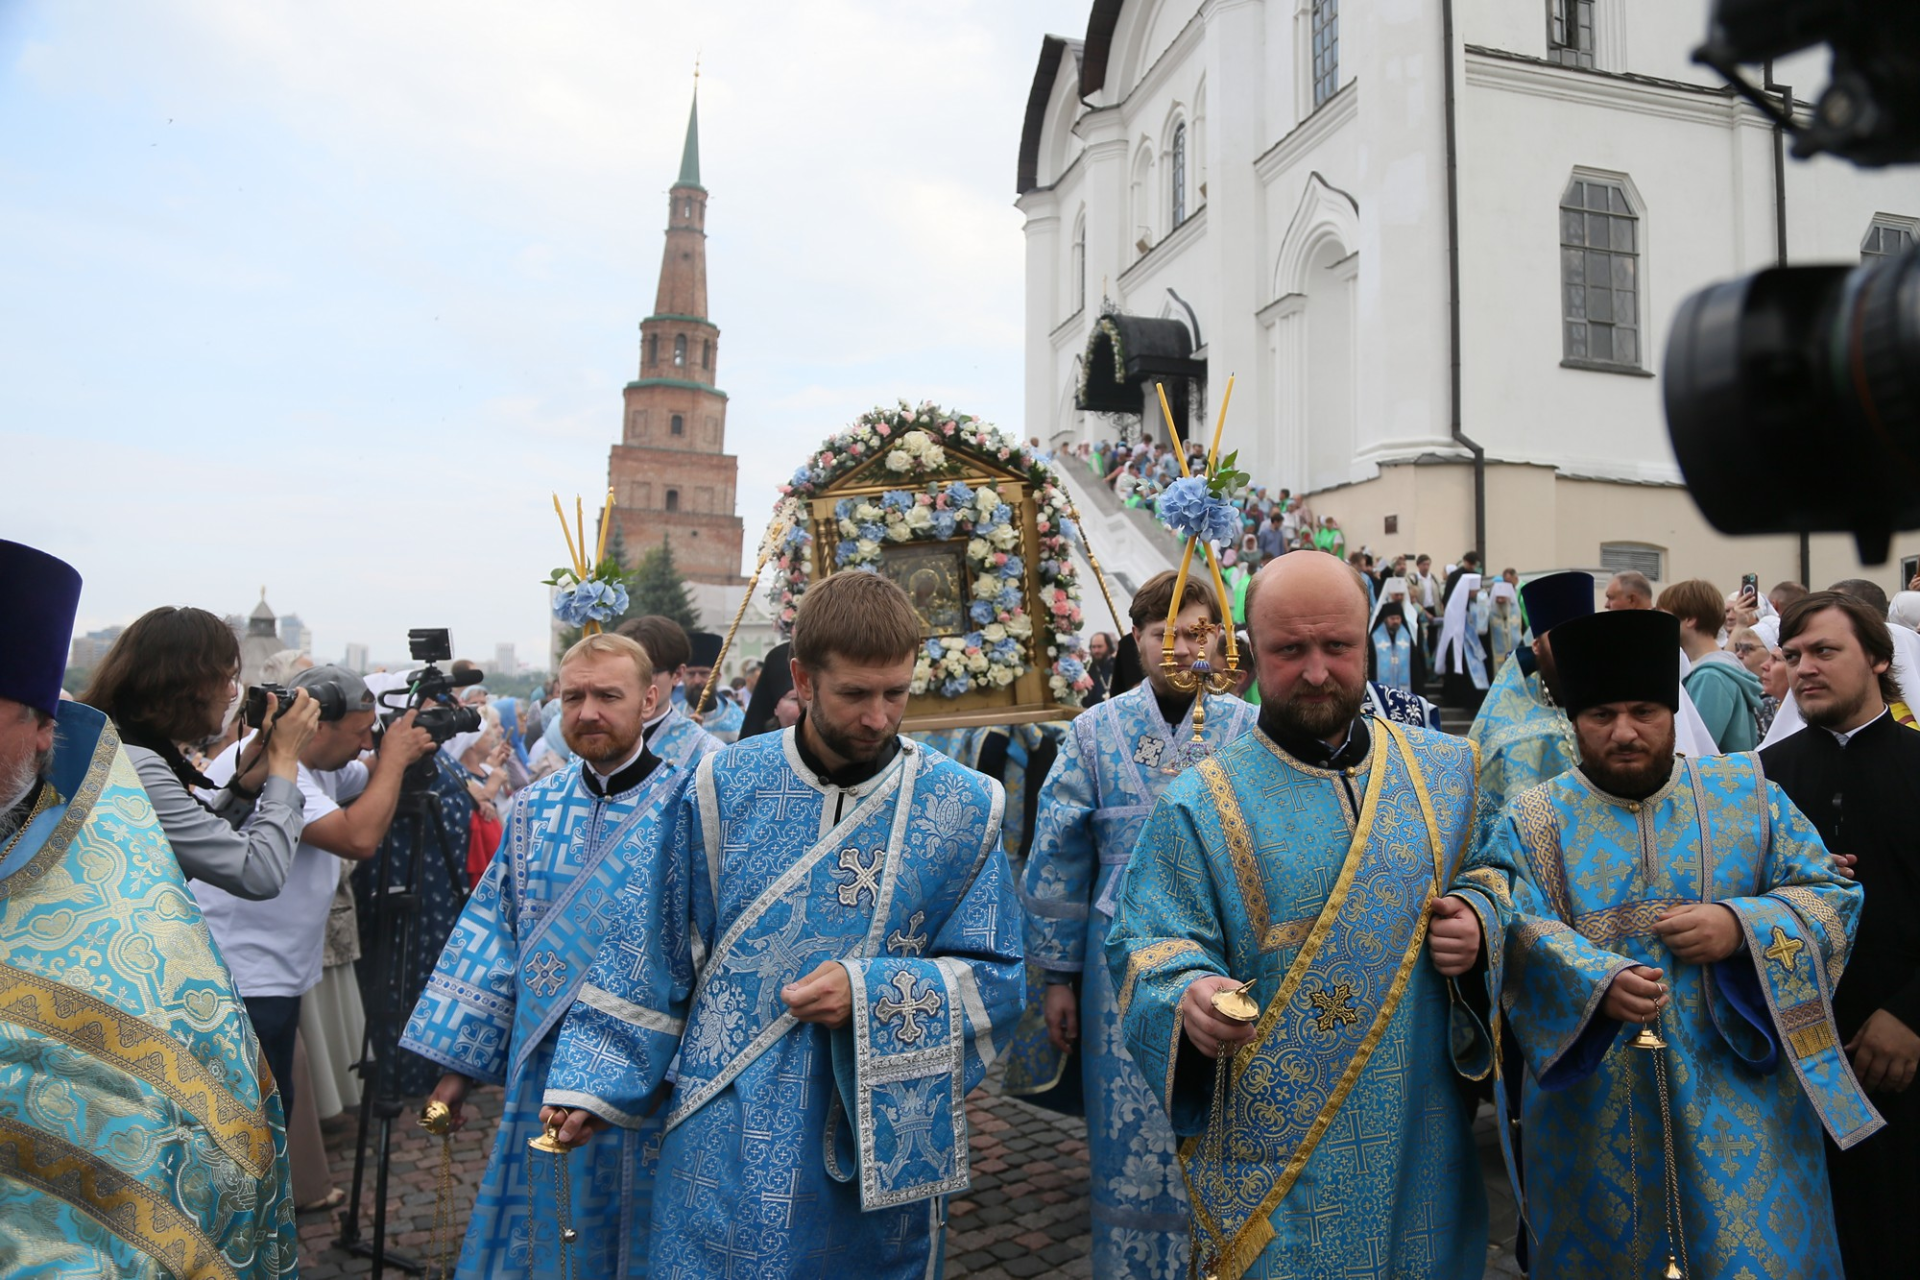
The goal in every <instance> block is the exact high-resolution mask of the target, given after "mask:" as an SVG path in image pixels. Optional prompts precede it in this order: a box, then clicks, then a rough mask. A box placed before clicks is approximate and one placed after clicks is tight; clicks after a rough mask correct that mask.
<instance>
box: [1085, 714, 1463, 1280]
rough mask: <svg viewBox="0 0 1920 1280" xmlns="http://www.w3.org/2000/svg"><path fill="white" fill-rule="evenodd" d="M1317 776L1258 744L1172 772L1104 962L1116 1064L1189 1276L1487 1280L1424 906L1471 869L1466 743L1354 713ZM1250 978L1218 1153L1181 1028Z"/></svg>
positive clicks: (1441, 987)
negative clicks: (1179, 1220)
mask: <svg viewBox="0 0 1920 1280" xmlns="http://www.w3.org/2000/svg"><path fill="white" fill-rule="evenodd" d="M1362 723H1364V724H1365V725H1367V726H1368V727H1369V730H1370V733H1369V737H1370V745H1369V749H1368V753H1367V756H1366V760H1365V763H1364V764H1363V765H1362V766H1359V767H1357V768H1355V769H1353V770H1351V771H1349V772H1338V773H1336V772H1330V771H1328V770H1325V769H1316V768H1312V767H1310V766H1308V765H1305V764H1303V763H1301V762H1300V761H1298V760H1296V759H1294V758H1293V757H1291V756H1289V755H1287V754H1286V753H1285V752H1283V751H1282V750H1281V749H1280V748H1279V747H1278V746H1277V745H1275V743H1274V742H1273V741H1272V740H1271V739H1270V738H1268V737H1267V736H1266V734H1265V733H1263V732H1260V731H1258V730H1255V731H1254V732H1251V733H1248V734H1246V735H1245V736H1243V737H1242V738H1241V739H1240V740H1239V741H1238V742H1236V743H1234V744H1233V745H1232V746H1230V747H1228V748H1226V749H1225V750H1224V751H1222V752H1220V753H1219V754H1218V755H1216V756H1215V757H1213V759H1211V760H1209V761H1206V762H1203V763H1202V764H1200V765H1198V766H1196V767H1195V768H1192V769H1189V770H1188V771H1187V772H1186V773H1184V774H1182V775H1181V776H1180V777H1179V778H1177V779H1176V780H1175V781H1174V783H1173V785H1172V786H1171V787H1169V788H1168V789H1167V792H1166V794H1165V795H1163V796H1162V797H1161V799H1160V802H1159V804H1158V805H1157V806H1156V807H1155V809H1154V812H1153V816H1152V818H1151V819H1149V821H1148V823H1147V827H1146V830H1145V831H1144V832H1143V833H1142V834H1141V837H1140V843H1139V846H1138V848H1137V849H1136V850H1135V852H1134V856H1133V860H1132V862H1131V863H1130V864H1129V865H1128V869H1127V876H1126V881H1125V884H1124V885H1123V887H1122V889H1121V892H1120V902H1119V912H1118V914H1117V915H1116V916H1115V917H1114V923H1113V928H1112V931H1111V932H1110V933H1109V934H1108V936H1107V961H1108V964H1109V966H1110V967H1111V970H1112V977H1113V980H1114V982H1115V984H1116V985H1117V986H1118V987H1119V989H1120V997H1119V999H1120V1009H1121V1017H1122V1020H1123V1025H1124V1029H1125V1033H1126V1040H1127V1047H1128V1049H1129V1050H1130V1051H1131V1052H1132V1054H1133V1058H1134V1061H1135V1062H1137V1063H1138V1064H1139V1065H1140V1068H1141V1070H1142V1071H1143V1072H1144V1074H1145V1076H1146V1078H1147V1079H1148V1080H1149V1081H1151V1082H1152V1083H1153V1086H1154V1088H1155V1090H1156V1092H1157V1093H1158V1094H1159V1097H1160V1100H1161V1104H1162V1106H1163V1107H1164V1108H1165V1109H1166V1110H1167V1112H1168V1114H1169V1115H1170V1116H1171V1117H1172V1120H1173V1128H1174V1131H1175V1132H1176V1133H1179V1134H1181V1135H1182V1136H1188V1135H1193V1136H1189V1137H1188V1140H1187V1142H1186V1143H1185V1144H1184V1145H1183V1147H1182V1150H1181V1160H1182V1164H1183V1165H1184V1167H1185V1172H1186V1176H1187V1187H1188V1191H1189V1193H1190V1195H1191V1197H1192V1200H1193V1210H1194V1221H1195V1226H1194V1234H1193V1249H1194V1251H1195V1253H1196V1254H1197V1255H1199V1256H1198V1257H1197V1258H1196V1262H1197V1263H1198V1264H1199V1265H1201V1266H1202V1267H1203V1268H1207V1269H1209V1270H1212V1271H1214V1272H1216V1273H1217V1274H1218V1275H1220V1276H1221V1277H1223V1280H1237V1278H1238V1277H1240V1276H1256V1277H1275V1278H1278V1277H1307V1276H1313V1277H1320V1276H1343V1277H1344V1276H1354V1277H1368V1278H1371V1280H1388V1278H1389V1277H1392V1278H1393V1280H1400V1278H1402V1277H1405V1278H1407V1280H1421V1278H1423V1277H1444V1278H1446V1280H1479V1277H1480V1275H1481V1274H1482V1272H1483V1271H1484V1270H1485V1267H1486V1237H1487V1207H1486V1199H1485V1193H1484V1191H1483V1189H1482V1186H1481V1180H1480V1174H1479V1169H1478V1165H1477V1160H1476V1157H1475V1153H1474V1147H1473V1139H1472V1135H1471V1122H1472V1115H1473V1108H1472V1104H1471V1102H1470V1101H1469V1099H1468V1098H1467V1096H1466V1095H1465V1094H1464V1093H1463V1092H1462V1090H1461V1088H1460V1086H1459V1081H1458V1078H1457V1075H1456V1073H1455V1070H1454V1067H1453V1064H1452V1062H1451V1060H1450V1057H1449V1054H1448V1052H1447V1039H1446V1037H1447V1012H1448V994H1447V989H1446V984H1445V982H1444V981H1443V980H1442V979H1441V978H1440V977H1439V975H1438V974H1437V973H1436V972H1435V971H1434V969H1433V967H1432V965H1431V964H1430V963H1429V961H1428V959H1427V955H1426V923H1427V913H1426V906H1427V903H1428V901H1429V900H1430V898H1431V897H1432V896H1433V895H1434V893H1436V892H1437V891H1438V890H1439V889H1441V888H1443V887H1444V886H1445V885H1446V884H1447V883H1448V881H1449V879H1450V878H1451V876H1452V874H1453V872H1454V870H1455V869H1456V868H1457V867H1458V866H1459V864H1460V862H1461V861H1462V860H1463V858H1464V856H1465V854H1466V852H1467V844H1468V841H1469V836H1470V832H1471V829H1472V825H1473V813H1474V761H1473V753H1472V750H1471V748H1470V747H1468V746H1467V744H1465V743H1463V742H1461V741H1460V740H1459V739H1458V738H1450V737H1447V736H1445V735H1443V734H1439V733H1434V732H1432V731H1429V730H1426V729H1420V728H1412V727H1402V726H1399V725H1396V724H1394V723H1392V722H1390V721H1385V720H1380V719H1376V718H1373V717H1367V718H1366V719H1365V720H1364V721H1363V722H1362ZM1209 976H1231V977H1233V978H1235V979H1237V980H1239V981H1248V980H1251V981H1252V984H1253V985H1252V988H1251V991H1250V993H1249V994H1251V995H1252V997H1253V998H1254V999H1255V1000H1256V1001H1257V1002H1258V1004H1259V1005H1260V1007H1261V1009H1262V1011H1263V1012H1262V1015H1261V1018H1260V1020H1259V1022H1258V1023H1257V1024H1256V1027H1255V1037H1254V1040H1253V1043H1252V1045H1251V1046H1249V1047H1248V1048H1246V1049H1243V1050H1242V1051H1241V1052H1240V1053H1239V1055H1238V1056H1237V1057H1236V1058H1235V1059H1234V1060H1233V1069H1232V1074H1231V1076H1230V1083H1229V1084H1228V1086H1227V1088H1226V1090H1225V1093H1224V1102H1225V1111H1226V1123H1225V1125H1224V1129H1223V1130H1216V1133H1217V1134H1220V1133H1223V1134H1224V1136H1223V1137H1221V1141H1220V1150H1219V1152H1218V1155H1216V1154H1215V1152H1214V1151H1213V1150H1212V1149H1211V1148H1212V1145H1213V1144H1211V1143H1210V1142H1208V1141H1206V1140H1205V1139H1204V1138H1203V1137H1202V1136H1201V1135H1203V1134H1204V1133H1205V1131H1206V1130H1207V1129H1208V1127H1209V1117H1210V1115H1211V1111H1212V1104H1213V1099H1214V1089H1215V1083H1216V1075H1215V1062H1214V1061H1213V1060H1212V1059H1209V1058H1205V1057H1203V1056H1201V1055H1200V1053H1199V1052H1198V1051H1197V1050H1196V1049H1195V1048H1194V1047H1193V1045H1192V1044H1191V1043H1190V1042H1188V1041H1186V1039H1185V1038H1184V1036H1183V1033H1182V1031H1181V1020H1180V1015H1179V1005H1180V999H1181V996H1182V994H1183V993H1184V992H1185V990H1186V988H1187V987H1188V985H1189V984H1191V983H1192V982H1194V981H1195V980H1196V979H1199V978H1202V977H1209Z"/></svg>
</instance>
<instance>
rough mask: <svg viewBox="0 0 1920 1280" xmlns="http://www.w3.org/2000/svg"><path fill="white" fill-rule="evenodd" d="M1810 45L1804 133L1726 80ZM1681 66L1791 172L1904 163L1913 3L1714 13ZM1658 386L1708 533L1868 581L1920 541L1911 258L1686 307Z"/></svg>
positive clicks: (1914, 116)
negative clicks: (1757, 543) (1720, 94)
mask: <svg viewBox="0 0 1920 1280" xmlns="http://www.w3.org/2000/svg"><path fill="white" fill-rule="evenodd" d="M1820 44H1827V45H1830V46H1831V48H1832V51H1833V62H1832V72H1831V83H1830V84H1829V85H1828V86H1827V88H1826V90H1825V91H1824V92H1823V93H1822V94H1821V95H1820V101H1819V103H1818V105H1817V106H1816V108H1815V110H1814V117H1813V121H1812V122H1811V123H1810V124H1806V125H1802V124H1801V123H1800V122H1799V121H1798V120H1797V119H1795V118H1794V117H1793V115H1792V113H1791V112H1790V111H1788V110H1785V109H1783V108H1782V107H1781V106H1780V104H1779V103H1777V102H1776V101H1775V100H1774V99H1773V98H1772V97H1770V96H1768V95H1767V93H1766V92H1764V91H1763V90H1761V89H1759V88H1756V87H1755V86H1753V85H1752V84H1750V83H1748V82H1747V80H1746V79H1745V78H1744V77H1743V76H1742V75H1741V73H1740V70H1739V66H1740V64H1742V63H1746V64H1753V63H1761V62H1766V61H1769V60H1771V59H1774V58H1780V57H1785V56H1787V55H1789V54H1793V53H1797V52H1800V51H1801V50H1804V49H1808V48H1812V47H1814V46H1816V45H1820ZM1693 56H1694V60H1695V61H1696V62H1699V63H1702V64H1704V65H1706V66H1710V67H1712V68H1713V69H1715V70H1716V71H1719V72H1720V73H1721V74H1722V75H1724V76H1725V77H1727V80H1728V83H1729V84H1731V85H1732V87H1733V89H1734V90H1735V91H1736V92H1737V93H1739V94H1740V95H1741V96H1743V97H1745V98H1746V99H1747V100H1748V101H1750V102H1752V103H1753V104H1754V105H1755V106H1756V107H1758V108H1759V109H1760V110H1761V111H1762V112H1763V113H1765V114H1766V115H1767V116H1768V117H1769V118H1770V119H1771V120H1773V122H1774V123H1775V124H1776V125H1778V126H1779V127H1780V128H1781V129H1783V130H1784V131H1786V133H1787V134H1788V135H1790V136H1791V137H1792V138H1793V140H1794V147H1793V154H1794V155H1795V156H1797V157H1800V158H1802V159H1804V158H1806V157H1808V156H1812V155H1816V154H1819V153H1822V152H1825V153H1827V154H1830V155H1835V156H1838V157H1840V158H1841V159H1844V160H1847V161H1849V162H1851V163H1853V164H1856V165H1862V166H1868V167H1877V166H1881V165H1889V164H1910V163H1914V162H1915V161H1920V4H1915V3H1913V0H1717V3H1716V4H1715V6H1714V11H1713V18H1712V22H1711V26H1710V28H1709V30H1708V35H1707V43H1706V44H1705V45H1703V46H1702V47H1701V48H1700V49H1698V50H1696V51H1695V52H1694V55H1693ZM1664 382H1665V399H1666V410H1667V429H1668V432H1669V434H1670V435H1671V436H1672V439H1673V450H1674V454H1675V456H1676V457H1677V458H1678V459H1679V462H1680V470H1681V473H1682V474H1683V475H1684V476H1685V477H1686V481H1687V486H1688V488H1689V489H1690V490H1691V491H1692V493H1693V497H1694V501H1695V502H1696V503H1697V504H1698V505H1699V507H1700V511H1701V513H1702V514H1703V515H1705V516H1706V518H1707V520H1708V521H1709V522H1710V523H1712V525H1713V526H1714V527H1715V528H1716V529H1718V530H1720V531H1721V532H1722V533H1730V534H1750V533H1786V532H1803V533H1816V532H1850V533H1852V534H1853V535H1854V538H1855V541H1856V543H1857V544H1858V547H1859V551H1860V558H1861V560H1862V561H1864V562H1866V563H1868V564H1881V563H1883V562H1885V560H1886V559H1887V553H1888V550H1889V548H1890V546H1891V543H1892V537H1893V533H1894V531H1895V530H1899V529H1911V528H1915V527H1920V247H1913V248H1910V249H1908V250H1907V251H1906V252H1905V253H1902V254H1900V255H1898V256H1895V257H1890V258H1885V259H1881V260H1878V261H1874V262H1868V263H1864V264H1862V265H1860V266H1857V267H1849V266H1826V267H1776V268H1774V269H1772V270H1768V271H1762V272H1759V273H1758V274H1755V275H1751V276H1748V277H1746V278H1745V279H1741V280H1732V281H1728V282H1725V283H1722V284H1716V285H1712V286H1710V287H1708V288H1706V289H1704V290H1702V291H1701V292H1699V293H1697V294H1695V295H1694V296H1693V297H1691V298H1689V299H1687V300H1686V302H1684V303H1683V304H1682V305H1681V307H1680V311H1679V314H1678V315H1676V316H1675V317H1674V322H1673V333H1672V336H1671V337H1670V338H1669V340H1668V343H1667V358H1666V368H1665V378H1664ZM1809 442H1817V443H1816V445H1815V447H1812V448H1808V447H1806V446H1807V444H1808V443H1809ZM1782 458H1790V459H1791V462H1790V465H1785V466H1783V465H1781V459H1782Z"/></svg>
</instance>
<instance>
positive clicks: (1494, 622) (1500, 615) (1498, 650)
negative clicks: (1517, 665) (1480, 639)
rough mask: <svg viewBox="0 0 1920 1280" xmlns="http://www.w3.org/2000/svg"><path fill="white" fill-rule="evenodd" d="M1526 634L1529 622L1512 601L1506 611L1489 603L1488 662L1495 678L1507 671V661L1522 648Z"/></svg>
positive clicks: (1497, 605)
mask: <svg viewBox="0 0 1920 1280" xmlns="http://www.w3.org/2000/svg"><path fill="white" fill-rule="evenodd" d="M1526 632H1527V620H1526V619H1525V618H1523V617H1521V616H1520V610H1519V609H1518V608H1517V607H1516V606H1515V605H1514V604H1513V603H1512V602H1511V601H1509V602H1508V604H1507V607H1506V608H1505V609H1504V610H1503V609H1501V608H1500V607H1499V604H1498V603H1497V602H1495V601H1491V600H1490V601H1488V602H1487V661H1488V662H1489V663H1490V664H1492V667H1493V673H1494V676H1495V678H1498V677H1499V674H1500V672H1502V671H1504V670H1506V667H1507V660H1508V659H1510V658H1512V657H1513V651H1514V650H1515V649H1518V648H1519V647H1520V641H1521V639H1522V638H1523V637H1524V636H1525V635H1526Z"/></svg>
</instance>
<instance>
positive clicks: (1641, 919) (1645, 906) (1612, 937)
mask: <svg viewBox="0 0 1920 1280" xmlns="http://www.w3.org/2000/svg"><path fill="white" fill-rule="evenodd" d="M1693 905H1695V900H1694V899H1690V898H1645V899H1642V900H1641V901H1639V902H1625V903H1622V904H1620V905H1619V906H1617V907H1607V908H1605V909H1604V910H1601V911H1589V912H1587V913H1586V914H1585V915H1583V916H1578V917H1576V918H1575V919H1574V921H1573V928H1574V932H1576V933H1578V934H1579V935H1580V936H1581V937H1583V938H1585V939H1586V940H1587V941H1589V942H1592V943H1595V944H1597V945H1599V946H1602V947H1605V948H1607V949H1608V950H1609V951H1611V950H1612V949H1613V945H1614V943H1616V942H1621V941H1624V940H1625V939H1627V938H1639V937H1645V936H1647V935H1650V934H1651V933H1652V932H1653V922H1654V921H1656V920H1658V919H1659V918H1660V917H1661V916H1663V915H1665V914H1666V913H1667V912H1669V911H1671V910H1673V909H1674V908H1675V907H1688V906H1693Z"/></svg>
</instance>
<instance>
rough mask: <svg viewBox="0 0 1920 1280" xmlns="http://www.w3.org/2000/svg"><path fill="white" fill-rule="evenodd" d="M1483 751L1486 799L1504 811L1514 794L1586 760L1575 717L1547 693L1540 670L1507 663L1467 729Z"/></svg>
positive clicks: (1484, 801) (1482, 797)
mask: <svg viewBox="0 0 1920 1280" xmlns="http://www.w3.org/2000/svg"><path fill="white" fill-rule="evenodd" d="M1467 739H1468V740H1469V741H1470V742H1472V743H1473V745H1474V746H1475V747H1477V748H1479V751H1480V800H1481V803H1482V804H1483V805H1485V806H1487V807H1488V809H1490V810H1491V811H1492V812H1494V813H1498V812H1499V811H1500V810H1501V809H1502V808H1504V807H1505V806H1506V804H1507V802H1508V801H1509V800H1512V799H1513V798H1514V797H1515V796H1517V795H1519V794H1520V793H1521V792H1522V791H1525V790H1526V789H1527V788H1528V787H1532V786H1537V785H1538V784H1540V783H1542V782H1545V781H1547V779H1549V778H1555V777H1558V776H1559V775H1561V774H1563V773H1565V772H1566V771H1567V770H1568V769H1571V768H1573V767H1574V766H1575V765H1577V764H1579V763H1580V747H1579V743H1578V741H1577V740H1576V739H1575V738H1574V736H1573V722H1572V721H1571V720H1569V719H1567V713H1566V712H1564V711H1562V710H1561V709H1560V708H1559V707H1557V706H1555V705H1554V704H1553V702H1552V701H1551V700H1550V699H1549V698H1548V696H1547V687H1546V683H1545V682H1544V681H1543V680H1542V679H1541V676H1540V673H1539V672H1538V671H1534V672H1533V673H1532V674H1528V672H1527V671H1526V669H1525V668H1524V667H1523V665H1522V663H1521V661H1520V660H1519V659H1515V660H1514V661H1512V662H1507V663H1503V664H1501V667H1500V674H1499V675H1498V676H1496V677H1494V681H1493V687H1492V688H1490V689H1488V690H1487V697H1486V701H1484V702H1482V703H1481V704H1480V713H1479V714H1478V715H1476V716H1474V718H1473V727H1472V728H1470V729H1468V730H1467Z"/></svg>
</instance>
